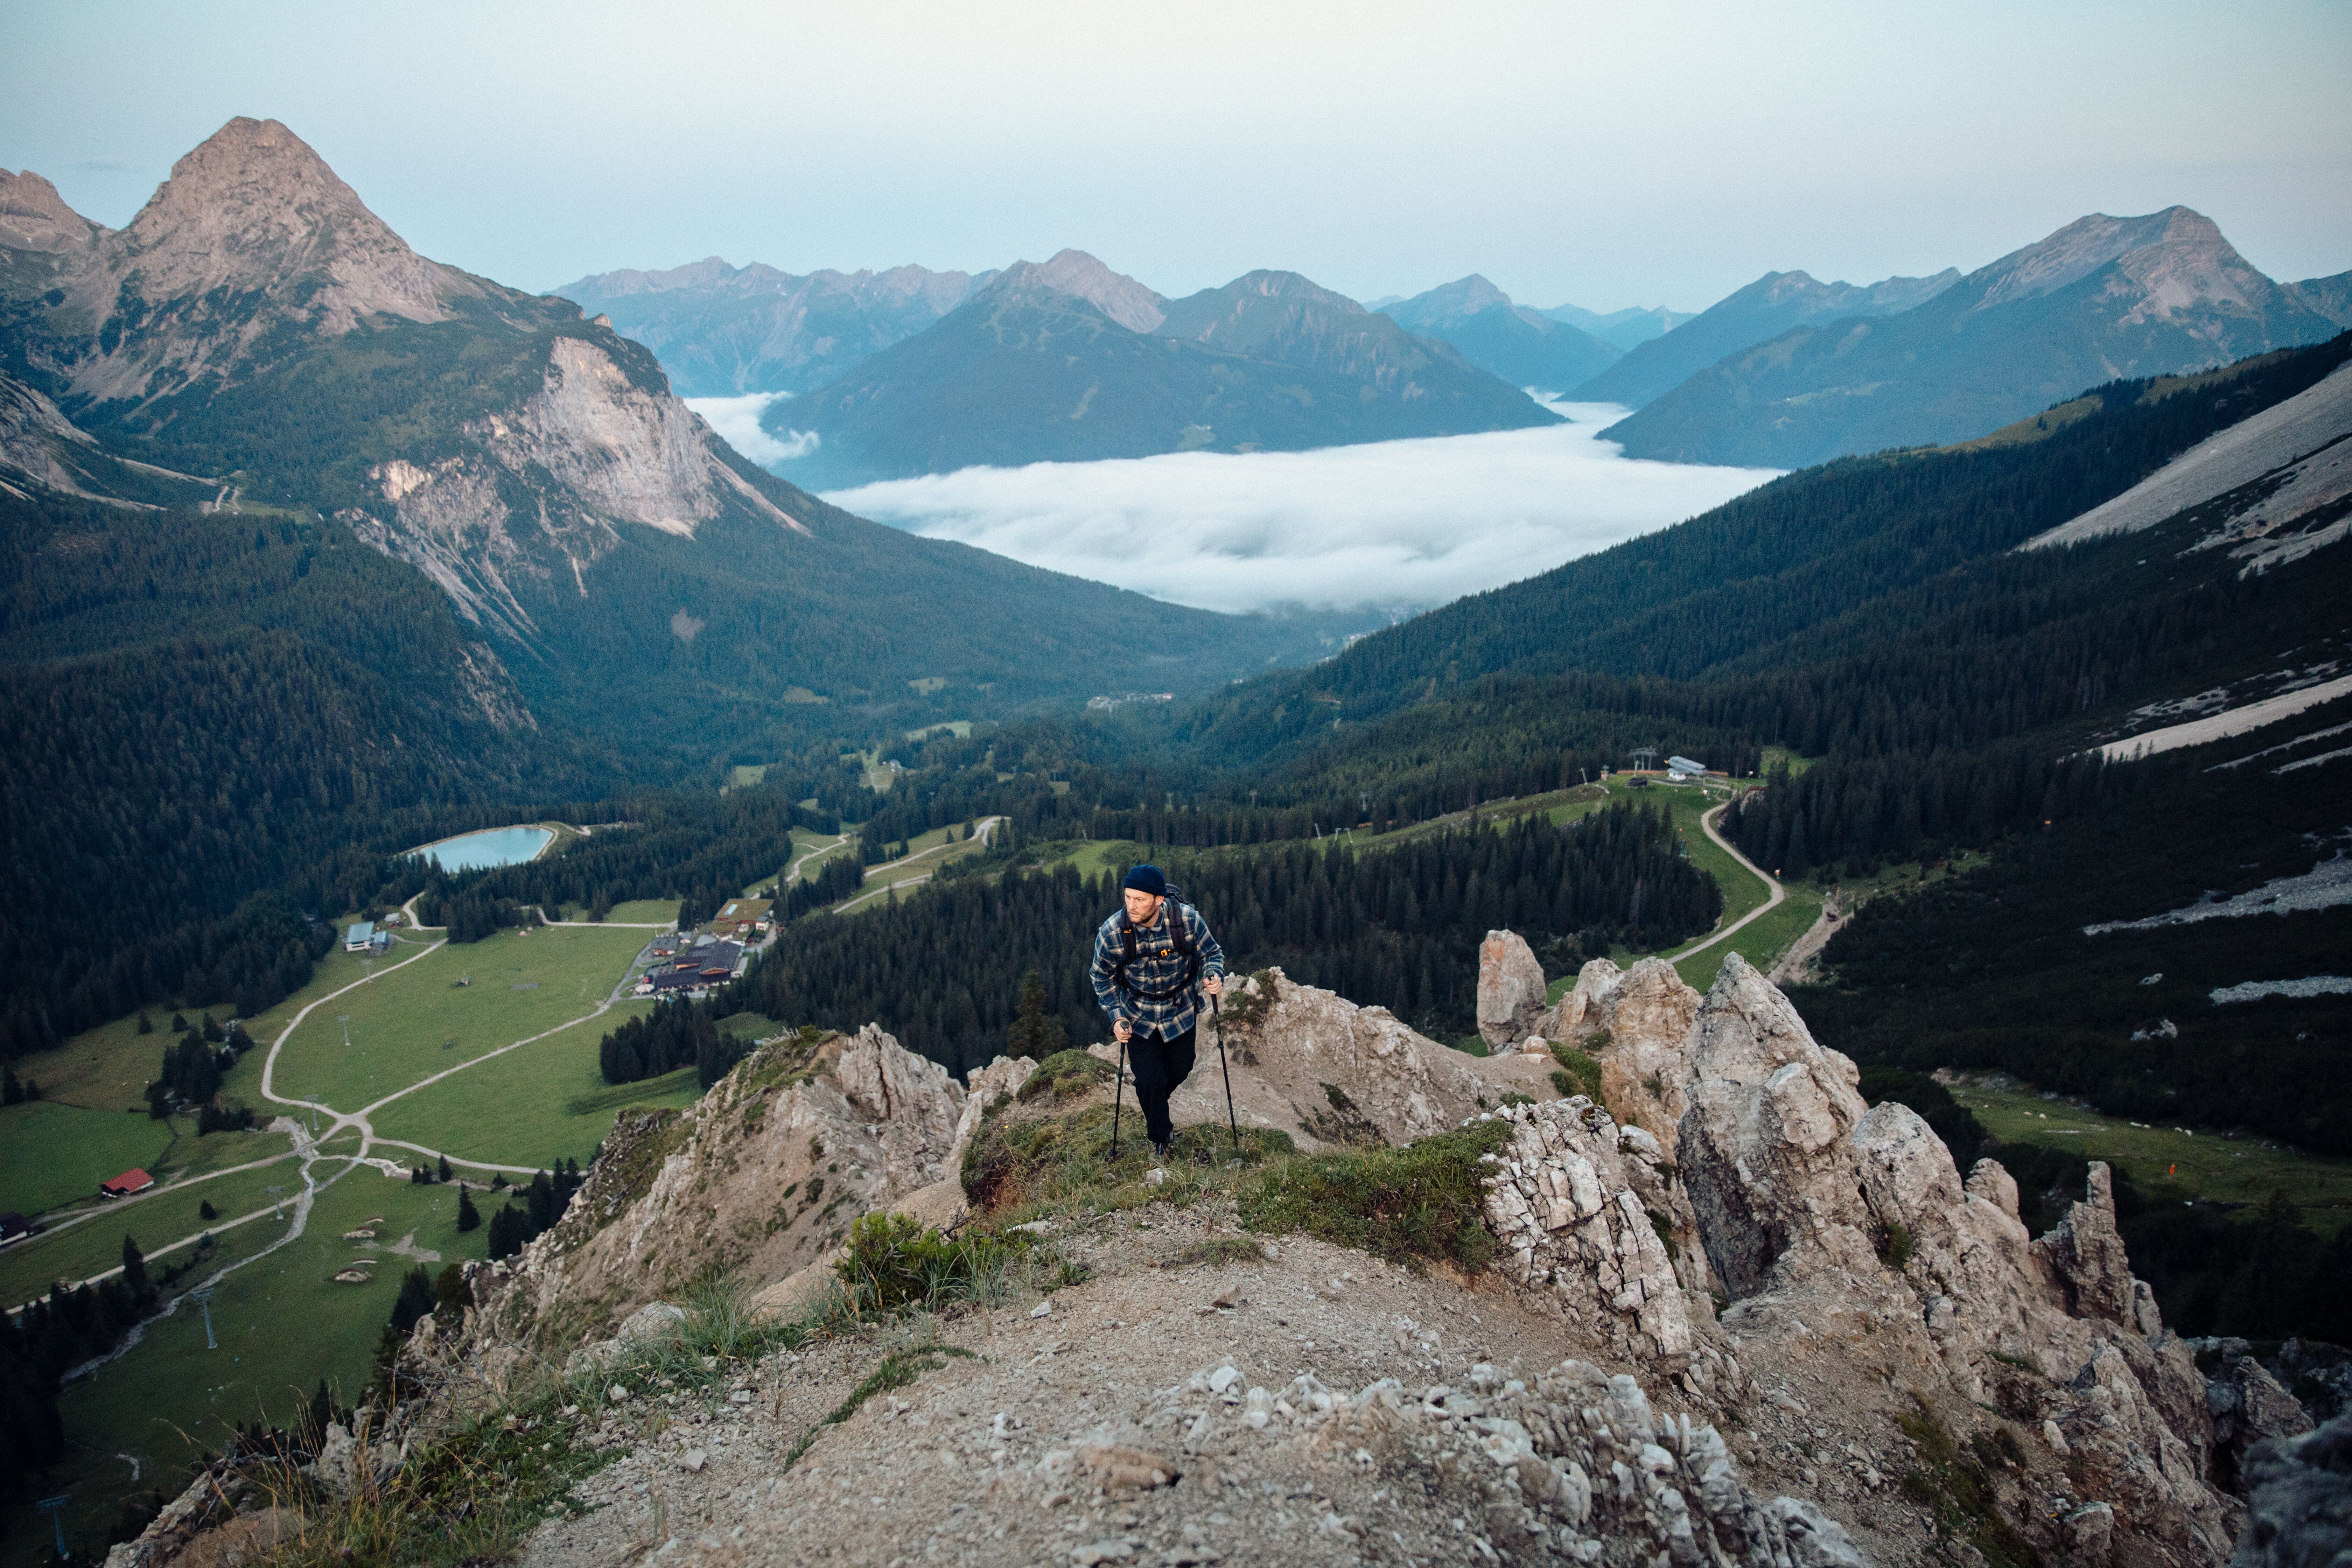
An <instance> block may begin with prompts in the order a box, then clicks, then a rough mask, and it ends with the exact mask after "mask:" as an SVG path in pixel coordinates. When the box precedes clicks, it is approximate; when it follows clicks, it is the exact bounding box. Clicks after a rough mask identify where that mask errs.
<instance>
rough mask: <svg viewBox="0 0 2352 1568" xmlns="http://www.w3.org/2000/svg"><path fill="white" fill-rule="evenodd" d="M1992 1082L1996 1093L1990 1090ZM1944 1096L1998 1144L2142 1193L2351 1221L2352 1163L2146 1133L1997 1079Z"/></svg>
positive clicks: (1971, 1079) (2335, 1224)
mask: <svg viewBox="0 0 2352 1568" xmlns="http://www.w3.org/2000/svg"><path fill="white" fill-rule="evenodd" d="M1996 1084H2000V1085H2001V1087H1995V1085H1996ZM1951 1089H1952V1098H1953V1099H1955V1100H1958V1101H1959V1102H1960V1103H1961V1104H1962V1105H1964V1106H1966V1107H1968V1108H1969V1110H1971V1111H1973V1112H1975V1113H1976V1119H1977V1120H1978V1121H1981V1122H1982V1123H1984V1126H1985V1130H1986V1131H1989V1132H1990V1133H1991V1134H1992V1135H1993V1136H1994V1137H1996V1138H1999V1139H2000V1140H2002V1141H2003V1142H2026V1143H2042V1144H2047V1145H2049V1146H2051V1147H2053V1148H2059V1149H2067V1150H2072V1151H2073V1152H2076V1153H2079V1154H2082V1155H2084V1156H2085V1157H2086V1158H2089V1159H2093V1160H2105V1161H2106V1162H2107V1163H2110V1164H2112V1165H2114V1166H2116V1168H2117V1169H2118V1170H2121V1171H2124V1172H2126V1173H2128V1174H2129V1175H2130V1176H2131V1178H2132V1179H2133V1180H2134V1181H2135V1182H2137V1183H2138V1184H2139V1185H2140V1186H2141V1187H2142V1188H2152V1187H2155V1186H2158V1184H2163V1185H2167V1186H2172V1187H2177V1188H2179V1190H2180V1191H2181V1193H2182V1194H2187V1195H2189V1196H2193V1197H2199V1198H2210V1199H2211V1200H2213V1201H2215V1202H2217V1203H2233V1204H2240V1203H2242V1204H2259V1203H2261V1202H2263V1200H2264V1199H2266V1198H2268V1197H2269V1196H2270V1194H2272V1192H2273V1191H2274V1190H2275V1191H2279V1192H2284V1194H2286V1196H2287V1200H2288V1201H2289V1202H2291V1203H2293V1204H2294V1205H2295V1207H2296V1208H2298V1209H2300V1210H2301V1211H2302V1212H2303V1217H2304V1222H2305V1224H2307V1225H2309V1226H2311V1227H2312V1228H2313V1229H2314V1230H2316V1231H2318V1232H2319V1233H2321V1234H2322V1235H2324V1236H2333V1235H2334V1234H2335V1233H2336V1231H2338V1230H2340V1229H2342V1228H2343V1227H2344V1226H2345V1225H2346V1224H2347V1222H2352V1160H2337V1159H2330V1158H2328V1157H2326V1156H2325V1155H2318V1154H2297V1153H2294V1152H2289V1151H2288V1150H2286V1149H2284V1148H2282V1147H2280V1146H2279V1145H2278V1144H2277V1143H2276V1142H2275V1141H2273V1140H2271V1139H2266V1138H2263V1137H2260V1136H2258V1135H2256V1134H2253V1133H2239V1134H2232V1133H2228V1132H2221V1131H2213V1130H2212V1129H2210V1128H2209V1129H2206V1130H2203V1131H2196V1130H2193V1129H2189V1128H2185V1127H2163V1126H2150V1125H2148V1124H2147V1123H2143V1122H2136V1121H2125V1120H2120V1119H2117V1118H2115V1117H2110V1116H2102V1115H2101V1114H2099V1113H2098V1112H2097V1111H2095V1110H2084V1109H2083V1108H2082V1107H2081V1106H2078V1105H2073V1104H2069V1103H2068V1102H2067V1101H2065V1100H2043V1099H2042V1097H2041V1096H2040V1095H2039V1094H2037V1093H2035V1092H2034V1091H2033V1090H2032V1089H2031V1088H2029V1087H2025V1086H2021V1085H2018V1084H2016V1083H2015V1080H2013V1079H2009V1080H2003V1079H2000V1078H1999V1077H1998V1076H1997V1075H1990V1074H1972V1075H1969V1076H1967V1077H1964V1078H1963V1079H1960V1081H1958V1082H1956V1083H1954V1084H1953V1085H1952V1086H1951Z"/></svg>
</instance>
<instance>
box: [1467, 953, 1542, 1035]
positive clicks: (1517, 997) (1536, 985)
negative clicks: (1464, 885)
mask: <svg viewBox="0 0 2352 1568" xmlns="http://www.w3.org/2000/svg"><path fill="white" fill-rule="evenodd" d="M1543 1011H1544V972H1543V965H1542V964H1540V963H1537V962H1536V955H1535V952H1534V951H1533V950H1532V949H1530V948H1529V947H1528V944H1527V940H1526V939H1525V938H1523V937H1521V936H1520V935H1519V934H1518V933H1517V931H1488V932H1487V933H1486V941H1484V942H1480V943H1479V944H1478V1033H1479V1034H1480V1035H1481V1036H1483V1037H1485V1038H1486V1043H1487V1044H1488V1045H1489V1046H1492V1047H1495V1048H1496V1050H1510V1049H1513V1048H1515V1047H1517V1045H1518V1043H1519V1042H1520V1041H1521V1040H1524V1039H1526V1038H1527V1037H1528V1035H1529V1034H1531V1033H1533V1032H1534V1030H1535V1025H1536V1020H1537V1018H1538V1017H1539V1016H1541V1015H1542V1013H1543Z"/></svg>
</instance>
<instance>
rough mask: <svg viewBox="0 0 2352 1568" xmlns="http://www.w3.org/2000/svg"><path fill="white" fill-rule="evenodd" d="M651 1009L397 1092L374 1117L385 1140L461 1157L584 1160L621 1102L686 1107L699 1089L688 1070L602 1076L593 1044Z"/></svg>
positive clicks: (635, 1009)
mask: <svg viewBox="0 0 2352 1568" xmlns="http://www.w3.org/2000/svg"><path fill="white" fill-rule="evenodd" d="M651 1008H652V1004H650V1003H644V1002H632V1003H625V1004H623V1005H620V1006H618V1007H615V1008H614V1009H613V1010H612V1011H611V1012H609V1013H607V1014H605V1015H604V1016H603V1017H601V1018H597V1019H594V1020H593V1021H591V1022H589V1023H585V1024H582V1025H579V1026H575V1027H572V1028H569V1029H566V1030H564V1031H563V1032H562V1034H559V1035H554V1036H551V1037H549V1038H547V1039H544V1040H537V1041H534V1042H532V1043H531V1044H530V1045H528V1046H525V1047H522V1049H520V1050H519V1051H509V1052H508V1053H507V1054H506V1055H505V1056H502V1057H498V1058H493V1059H491V1060H489V1061H486V1062H484V1063H482V1064H481V1066H479V1067H476V1068H467V1069H466V1070H465V1071H464V1072H462V1073H459V1074H457V1076H456V1077H454V1078H448V1079H443V1080H442V1081H441V1082H439V1083H436V1084H435V1085H433V1086H432V1087H431V1088H429V1089H419V1090H418V1091H417V1092H416V1093H415V1094H412V1095H407V1096H404V1097H403V1098H402V1099H399V1100H394V1101H393V1102H392V1103H391V1104H390V1105H387V1106H385V1107H384V1108H383V1110H379V1111H377V1112H376V1113H375V1114H374V1115H373V1117H371V1118H370V1121H371V1122H372V1123H373V1126H374V1128H375V1131H376V1135H377V1136H378V1137H380V1138H398V1139H401V1140H403V1141H404V1142H411V1143H422V1144H424V1145H425V1147H427V1148H430V1149H443V1150H446V1151H447V1152H449V1153H450V1154H451V1155H452V1156H453V1157H456V1158H459V1159H470V1160H481V1161H485V1162H488V1163H492V1164H500V1165H546V1164H548V1163H551V1162H552V1161H554V1160H558V1159H565V1158H569V1159H574V1160H577V1161H579V1162H580V1163H581V1164H582V1165H583V1166H584V1165H586V1164H587V1163H588V1160H589V1156H590V1155H592V1154H593V1153H594V1152H595V1150H596V1145H597V1144H598V1143H599V1142H603V1140H604V1134H605V1133H606V1132H608V1131H611V1130H612V1126H613V1118H614V1114H615V1113H617V1112H618V1111H619V1110H620V1109H621V1107H623V1106H625V1105H662V1106H677V1107H684V1106H688V1105H691V1104H692V1103H694V1101H695V1100H696V1098H697V1097H698V1096H699V1095H700V1093H701V1089H699V1088H698V1086H697V1084H696V1083H695V1080H694V1071H693V1069H692V1068H687V1069H685V1071H684V1074H683V1076H682V1077H681V1076H680V1075H679V1074H676V1073H672V1074H668V1075H667V1076H665V1077H663V1078H660V1079H654V1080H652V1081H650V1082H645V1083H632V1084H624V1085H622V1086H620V1087H619V1088H618V1089H614V1088H613V1087H612V1086H610V1085H607V1084H606V1083H605V1082H604V1079H603V1078H602V1077H601V1076H600V1075H599V1074H598V1072H597V1068H596V1042H597V1041H598V1040H600V1039H602V1038H603V1037H604V1036H605V1035H606V1034H607V1033H609V1032H610V1031H611V1030H613V1029H615V1028H617V1027H619V1026H620V1024H621V1021H622V1020H623V1019H624V1018H627V1017H630V1016H635V1015H636V1014H640V1013H644V1012H648V1011H650V1010H651ZM615 1095H618V1096H619V1097H620V1098H618V1099H614V1098H612V1097H613V1096H615ZM385 1152H388V1153H392V1154H394V1155H397V1154H398V1153H399V1151H398V1150H387V1151H385Z"/></svg>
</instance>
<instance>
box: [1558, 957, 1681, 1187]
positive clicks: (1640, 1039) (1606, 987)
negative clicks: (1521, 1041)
mask: <svg viewBox="0 0 2352 1568" xmlns="http://www.w3.org/2000/svg"><path fill="white" fill-rule="evenodd" d="M1698 1008H1699V994H1698V993H1697V992H1696V991H1694V990H1692V989H1691V988H1690V987H1689V986H1688V985H1685V984H1683V977H1682V976H1681V975H1680V974H1678V973H1675V966H1674V965H1673V964H1671V963H1667V962H1666V961H1665V960H1664V959H1663V958H1645V959H1643V960H1642V961H1641V962H1640V963H1636V964H1635V965H1633V968H1631V969H1628V970H1622V971H1621V970H1619V969H1618V967H1617V966H1616V965H1615V964H1614V963H1611V962H1610V961H1609V960H1607V959H1605V958H1595V959H1590V960H1587V961H1586V963H1585V965H1584V967H1583V969H1581V970H1580V971H1579V972H1578V973H1577V976H1576V984H1575V986H1574V988H1572V989H1571V990H1570V991H1569V992H1568V993H1567V994H1564V995H1562V996H1561V997H1560V999H1559V1004H1558V1005H1556V1006H1554V1007H1553V1008H1552V1009H1551V1011H1550V1012H1549V1013H1548V1014H1546V1015H1545V1016H1543V1017H1542V1018H1541V1019H1539V1020H1538V1024H1537V1033H1538V1034H1540V1035H1541V1036H1542V1037H1544V1038H1545V1039H1547V1040H1558V1041H1560V1042H1562V1043H1563V1044H1566V1045H1570V1046H1574V1047H1577V1048H1579V1049H1580V1050H1583V1051H1585V1052H1586V1053H1588V1054H1589V1055H1591V1057H1592V1058H1594V1059H1595V1060H1596V1061H1598V1062H1599V1063H1600V1064H1601V1100H1602V1101H1603V1102H1604V1103H1606V1104H1607V1105H1608V1107H1609V1110H1610V1112H1611V1114H1612V1115H1613V1116H1615V1117H1616V1118H1617V1120H1619V1121H1624V1122H1631V1123H1633V1124H1636V1125H1638V1126H1641V1127H1643V1128H1645V1129H1647V1130H1648V1131H1650V1133H1651V1134H1652V1135H1653V1136H1654V1137H1655V1138H1656V1139H1657V1140H1658V1141H1659V1142H1660V1143H1662V1144H1664V1147H1665V1150H1666V1154H1667V1157H1668V1158H1669V1159H1672V1158H1675V1157H1676V1147H1675V1146H1676V1141H1677V1140H1678V1139H1679V1138H1680V1136H1681V1132H1680V1128H1681V1125H1682V1119H1683V1112H1684V1111H1685V1110H1688V1109H1689V1106H1690V1100H1689V1095H1688V1087H1689V1086H1688V1082H1687V1079H1688V1076H1689V1075H1688V1071H1687V1068H1686V1064H1685V1054H1686V1047H1687V1046H1688V1043H1689V1037H1690V1030H1691V1023H1692V1021H1693V1020H1694V1019H1696V1017H1697V1016H1698Z"/></svg>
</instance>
